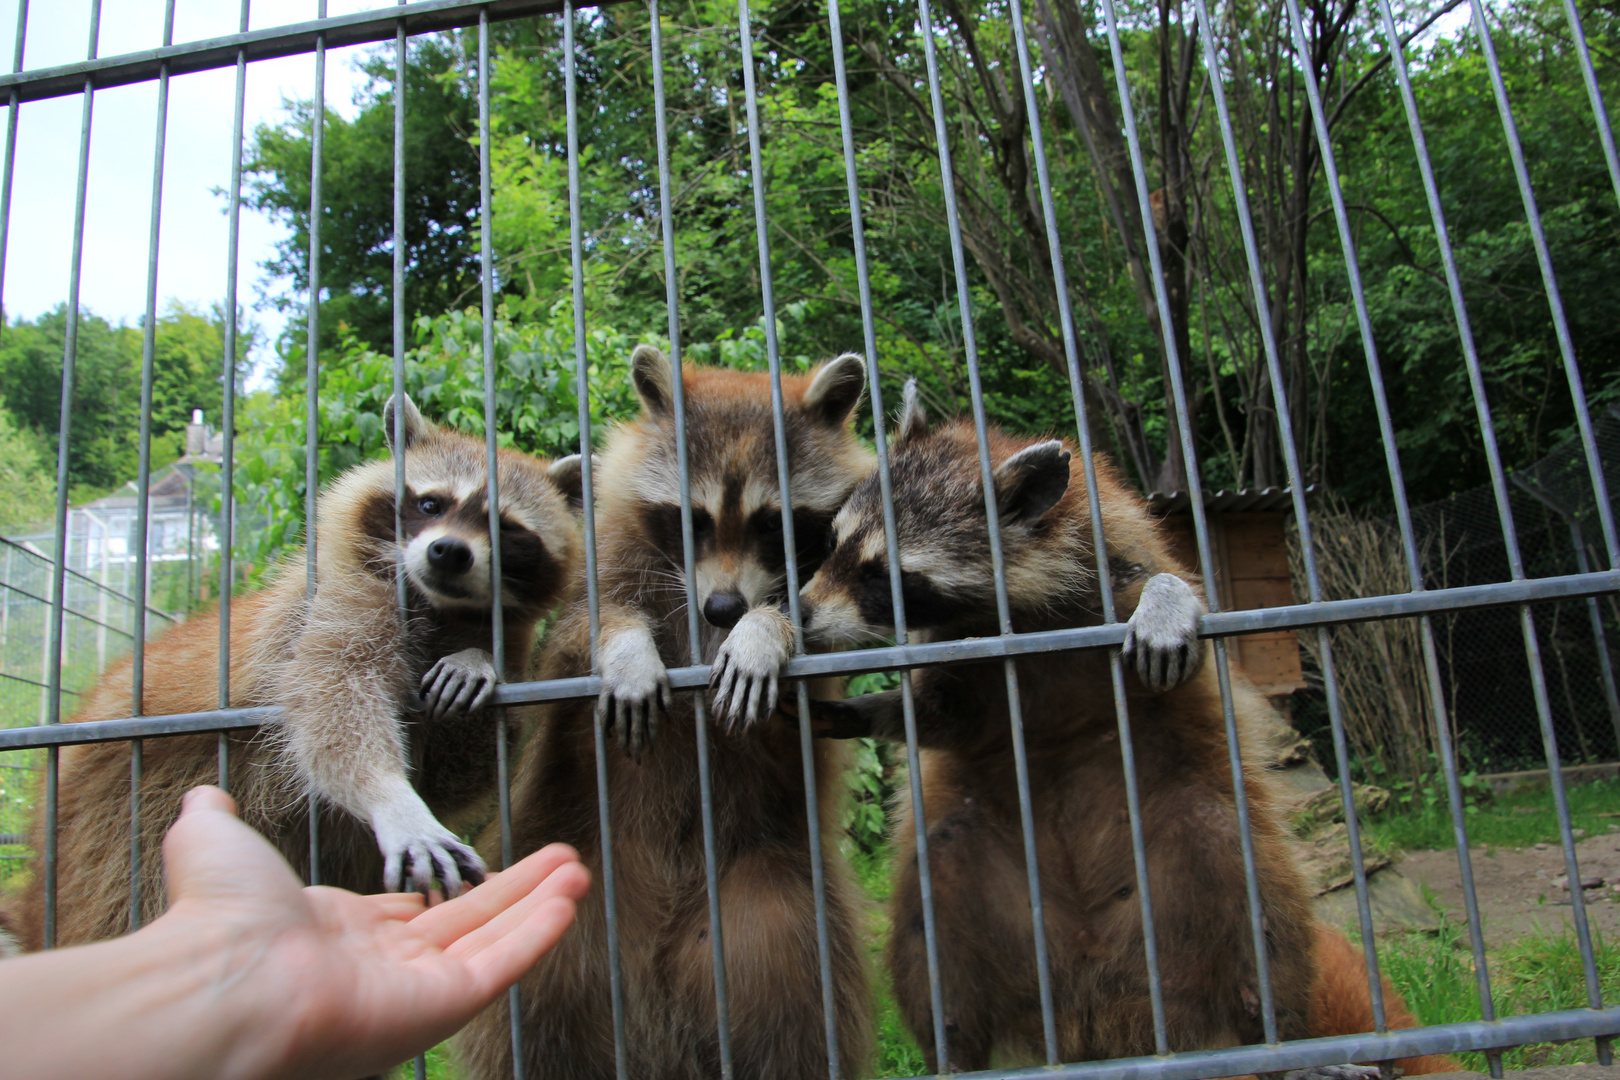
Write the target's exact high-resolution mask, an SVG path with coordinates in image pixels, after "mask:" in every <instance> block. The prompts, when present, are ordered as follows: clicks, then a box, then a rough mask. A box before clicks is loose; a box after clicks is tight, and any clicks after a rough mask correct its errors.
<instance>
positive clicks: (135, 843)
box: [129, 0, 174, 930]
mask: <svg viewBox="0 0 1620 1080" xmlns="http://www.w3.org/2000/svg"><path fill="white" fill-rule="evenodd" d="M173 43H174V0H167V3H165V4H164V9H163V44H164V45H172V44H173ZM168 127H169V65H168V63H167V62H164V63H163V64H162V65H161V66H160V67H159V68H158V98H157V135H156V146H155V147H154V148H153V150H152V212H151V223H150V224H149V225H148V227H147V241H146V322H145V325H143V326H142V327H141V418H140V425H141V432H140V450H139V457H138V464H137V466H136V473H135V540H136V542H137V543H138V544H139V545H140V547H139V553H138V555H137V559H138V564H137V567H138V568H137V570H136V574H135V582H134V587H133V588H132V589H131V590H130V592H131V595H132V596H134V598H135V610H134V613H133V614H134V622H133V625H132V626H131V627H130V630H131V637H132V647H133V656H132V657H131V660H130V689H131V692H130V697H131V699H132V700H131V702H130V715H131V716H144V715H145V714H146V594H147V566H148V563H149V561H150V552H149V550H148V540H147V528H148V522H149V520H150V517H149V515H150V510H151V501H152V499H151V487H152V366H153V362H154V358H155V356H156V352H157V268H158V231H159V230H158V224H159V221H160V219H161V217H162V213H163V155H164V143H165V139H166V136H167V135H168ZM141 749H142V748H141V740H139V739H134V740H131V742H130V744H129V751H130V757H129V889H130V894H129V928H130V929H131V930H139V929H140V928H141V770H142V765H143V761H142V753H141Z"/></svg>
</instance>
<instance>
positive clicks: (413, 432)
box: [382, 394, 432, 450]
mask: <svg viewBox="0 0 1620 1080" xmlns="http://www.w3.org/2000/svg"><path fill="white" fill-rule="evenodd" d="M394 401H395V399H394V398H392V397H390V398H389V399H388V403H387V404H386V405H384V406H383V415H382V426H383V437H384V438H386V439H387V440H388V449H390V450H393V449H396V448H395V446H394ZM403 419H404V421H405V449H407V450H409V449H410V448H411V447H413V446H415V445H416V444H417V443H419V442H421V441H422V438H423V436H425V435H426V434H427V433H428V432H429V431H430V430H431V429H432V425H430V424H429V423H428V422H427V421H426V420H424V419H422V414H421V413H420V412H419V411H418V410H417V408H416V402H414V401H412V400H411V395H409V394H406V395H405V410H404V416H403Z"/></svg>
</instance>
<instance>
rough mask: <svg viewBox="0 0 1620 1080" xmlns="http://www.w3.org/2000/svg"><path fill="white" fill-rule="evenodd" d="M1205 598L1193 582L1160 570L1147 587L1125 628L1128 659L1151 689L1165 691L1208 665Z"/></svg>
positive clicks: (1139, 676)
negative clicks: (1201, 625) (1202, 631)
mask: <svg viewBox="0 0 1620 1080" xmlns="http://www.w3.org/2000/svg"><path fill="white" fill-rule="evenodd" d="M1202 614H1204V605H1203V602H1202V601H1200V600H1199V599H1198V594H1197V593H1195V592H1193V589H1192V586H1191V585H1188V584H1187V583H1186V582H1185V581H1183V580H1182V579H1181V578H1179V577H1177V576H1176V575H1174V574H1155V575H1154V576H1153V577H1152V578H1150V579H1149V580H1148V583H1147V584H1146V585H1145V586H1143V587H1142V595H1141V598H1140V599H1139V600H1138V601H1137V604H1136V611H1135V612H1134V613H1132V615H1131V618H1130V621H1129V622H1128V623H1126V630H1125V657H1126V659H1128V660H1130V661H1132V662H1133V663H1134V666H1135V668H1136V674H1137V677H1138V678H1140V679H1141V680H1142V685H1143V686H1146V687H1147V688H1148V689H1149V690H1153V691H1155V692H1162V691H1165V690H1169V689H1171V688H1172V687H1174V686H1177V685H1179V684H1180V683H1182V682H1184V681H1185V680H1186V679H1187V678H1188V677H1189V676H1191V675H1192V673H1193V672H1194V671H1196V670H1198V666H1199V665H1200V664H1201V663H1203V659H1204V647H1203V644H1202V643H1201V642H1200V641H1199V640H1198V618H1199V616H1200V615H1202Z"/></svg>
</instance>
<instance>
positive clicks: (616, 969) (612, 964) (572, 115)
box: [513, 0, 664, 1080]
mask: <svg viewBox="0 0 1620 1080" xmlns="http://www.w3.org/2000/svg"><path fill="white" fill-rule="evenodd" d="M651 15H652V34H653V80H654V86H655V88H656V89H655V92H656V94H657V100H656V111H657V114H658V117H657V121H658V123H659V124H662V123H663V122H664V112H663V109H664V106H663V70H662V67H661V65H660V41H659V29H658V13H657V10H656V7H654V8H653V9H652V11H651ZM575 49H576V45H575V42H574V5H573V2H572V0H567V2H565V3H564V5H563V53H564V59H563V68H564V104H565V106H566V108H565V111H566V113H567V116H568V238H569V247H568V250H569V266H570V269H571V271H572V274H573V292H572V297H573V304H574V379H575V388H574V393H575V398H576V399H577V404H578V406H579V412H578V419H579V456H580V496H581V500H582V503H583V505H582V519H583V524H584V539H585V610H586V618H587V625H588V627H589V634H590V645H591V672H592V674H600V672H601V658H600V656H599V655H598V650H599V648H600V645H601V637H602V623H601V602H600V594H599V592H598V589H597V580H596V488H595V483H596V481H595V476H594V472H593V469H592V465H593V454H592V446H591V399H590V391H591V387H590V359H589V356H588V350H587V348H586V345H587V342H586V337H585V240H584V221H583V217H582V215H581V213H580V205H579V202H580V194H579V193H580V179H579V100H578V86H577V82H578V58H577V57H576V55H575ZM593 738H594V740H595V751H596V816H597V829H598V830H599V832H600V834H601V851H602V903H603V906H604V909H605V914H606V916H607V939H608V940H607V946H608V994H609V1000H610V1001H611V1002H612V1008H613V1068H614V1074H615V1075H616V1076H617V1077H618V1080H627V1078H628V1076H629V1071H628V1070H629V1067H630V1062H629V1055H628V1054H627V1053H626V1052H625V1036H624V976H623V972H622V970H621V966H620V964H621V962H620V953H619V909H618V883H617V879H616V878H615V876H614V872H613V826H612V811H611V807H610V806H609V800H608V790H609V778H608V747H607V731H606V729H605V727H604V725H602V724H596V725H594V730H593ZM513 1037H514V1038H516V1037H517V1035H516V1033H515V1032H514V1035H513Z"/></svg>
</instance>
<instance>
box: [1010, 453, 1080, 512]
mask: <svg viewBox="0 0 1620 1080" xmlns="http://www.w3.org/2000/svg"><path fill="white" fill-rule="evenodd" d="M995 482H996V505H997V506H998V507H1000V509H1001V514H1002V516H1003V517H1006V518H1010V519H1013V520H1015V521H1038V520H1040V518H1041V517H1042V516H1043V515H1044V514H1045V513H1046V512H1047V511H1048V510H1050V509H1052V507H1054V506H1056V505H1057V504H1058V500H1059V499H1061V498H1063V493H1064V492H1065V491H1067V490H1068V489H1069V451H1068V450H1066V449H1064V446H1063V444H1062V443H1061V442H1059V441H1058V440H1056V439H1052V440H1051V441H1049V442H1043V443H1036V444H1035V445H1034V446H1028V447H1025V448H1024V449H1022V450H1020V451H1018V453H1016V454H1014V455H1013V456H1012V457H1010V458H1008V459H1007V460H1006V461H1003V462H1002V463H1001V464H1000V466H998V467H997V468H996V473H995Z"/></svg>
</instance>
